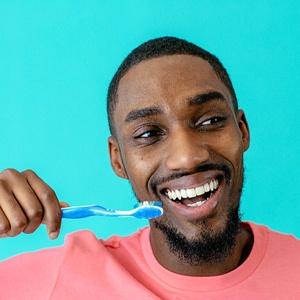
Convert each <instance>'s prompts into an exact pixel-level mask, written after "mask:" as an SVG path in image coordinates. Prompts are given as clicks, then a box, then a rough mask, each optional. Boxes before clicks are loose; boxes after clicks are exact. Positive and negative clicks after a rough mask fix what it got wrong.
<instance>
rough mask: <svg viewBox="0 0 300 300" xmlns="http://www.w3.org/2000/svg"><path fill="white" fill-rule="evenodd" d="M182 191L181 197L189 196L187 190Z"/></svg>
mask: <svg viewBox="0 0 300 300" xmlns="http://www.w3.org/2000/svg"><path fill="white" fill-rule="evenodd" d="M180 193H181V197H182V198H187V192H186V190H180Z"/></svg>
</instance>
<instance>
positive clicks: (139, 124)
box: [0, 55, 252, 276]
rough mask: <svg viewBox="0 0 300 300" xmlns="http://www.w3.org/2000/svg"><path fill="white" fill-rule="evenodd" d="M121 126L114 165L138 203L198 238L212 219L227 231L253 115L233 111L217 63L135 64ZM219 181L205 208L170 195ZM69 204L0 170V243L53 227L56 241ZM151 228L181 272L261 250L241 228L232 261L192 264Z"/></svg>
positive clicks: (167, 263) (204, 272)
mask: <svg viewBox="0 0 300 300" xmlns="http://www.w3.org/2000/svg"><path fill="white" fill-rule="evenodd" d="M114 122H115V127H116V136H115V137H110V138H109V141H108V142H109V153H110V158H111V164H112V167H113V169H114V171H115V173H116V174H117V175H118V176H120V177H122V178H125V179H128V180H130V182H131V184H132V187H133V189H134V191H135V193H136V196H137V198H138V199H139V200H141V201H142V200H156V201H160V202H162V203H163V207H164V214H163V216H162V217H160V218H158V219H157V220H158V221H159V222H162V223H163V224H172V226H174V227H175V228H176V229H177V230H178V231H179V232H181V233H183V234H184V235H185V236H186V237H187V238H188V239H191V240H192V239H193V238H195V237H197V238H198V239H201V233H202V230H203V227H202V226H203V221H205V223H206V224H207V225H208V226H209V227H210V228H211V229H212V232H213V233H218V232H220V231H222V229H223V228H224V226H225V224H226V221H227V213H228V210H229V208H230V207H232V206H238V205H239V201H240V192H241V186H242V179H243V153H244V151H246V150H247V149H248V147H249V130H248V124H247V121H246V117H245V115H244V112H243V111H242V110H239V111H234V109H233V107H232V102H231V95H230V93H229V91H228V89H227V88H226V87H225V86H224V84H223V83H222V81H221V80H220V79H219V78H218V77H217V75H216V74H215V72H214V71H213V69H212V68H211V66H210V65H209V64H208V63H207V62H206V61H204V60H202V59H201V58H199V57H195V56H190V55H174V56H164V57H160V58H155V59H151V60H149V61H144V62H141V63H140V64H138V65H136V66H134V67H132V69H131V70H129V71H128V73H126V74H125V75H124V77H123V78H122V79H121V81H120V84H119V88H118V104H117V107H116V110H115V115H114ZM207 164H210V165H212V164H223V165H226V166H227V167H228V168H229V169H230V171H231V174H232V176H231V178H230V180H228V181H226V180H225V174H224V172H223V171H222V170H219V169H213V168H211V169H209V170H206V171H204V170H202V171H199V170H198V167H199V166H202V165H207ZM212 180H217V181H218V188H217V190H216V191H215V193H214V194H213V195H212V196H211V197H210V199H209V200H208V201H207V202H206V203H205V204H204V205H202V206H200V207H188V206H186V205H184V204H182V203H176V202H174V201H172V200H170V199H169V197H168V196H167V195H166V191H167V190H177V189H190V188H196V187H199V186H203V185H204V184H206V183H209V182H210V181H212ZM202 200H203V199H202V198H201V197H195V198H192V199H190V200H188V202H191V203H194V202H197V201H202ZM66 205H67V204H65V203H60V202H59V201H58V199H57V197H56V195H55V193H54V191H53V190H52V189H51V188H50V187H49V186H48V185H47V184H46V183H45V182H44V181H42V180H41V179H40V178H39V177H38V176H37V175H36V174H35V173H33V172H32V171H25V172H22V173H19V172H17V171H15V170H11V169H8V170H5V171H3V172H2V173H0V206H1V208H2V210H1V211H0V235H1V236H16V235H18V234H19V233H21V232H25V233H32V232H33V231H35V229H36V228H37V227H38V226H39V225H40V224H41V223H45V224H46V227H47V231H48V235H49V237H50V238H56V237H57V236H58V234H59V230H60V226H61V212H60V208H61V207H63V206H66ZM150 227H151V234H150V241H151V245H152V249H153V252H154V255H155V257H156V258H157V260H158V262H159V263H160V264H161V265H162V266H164V267H165V268H167V269H169V270H171V271H173V272H176V273H179V274H186V275H193V276H212V275H220V274H224V273H227V272H229V271H231V270H233V269H234V268H236V267H237V266H238V265H239V264H241V263H242V262H243V260H244V259H245V258H246V257H247V255H248V253H249V251H250V250H249V249H251V245H252V238H251V233H249V232H248V231H242V232H241V233H240V234H239V235H238V236H237V238H236V239H237V243H236V246H235V248H234V249H233V252H232V253H231V255H230V256H229V257H227V258H226V259H225V260H224V261H222V262H220V263H215V264H206V265H201V266H197V267H192V266H189V265H187V264H186V263H184V262H182V261H180V259H178V257H176V256H175V255H174V254H173V253H172V252H171V251H170V249H169V247H168V245H167V244H166V243H165V242H164V236H163V235H162V233H161V231H160V230H158V229H157V228H156V227H155V226H154V223H153V220H152V221H151V220H150Z"/></svg>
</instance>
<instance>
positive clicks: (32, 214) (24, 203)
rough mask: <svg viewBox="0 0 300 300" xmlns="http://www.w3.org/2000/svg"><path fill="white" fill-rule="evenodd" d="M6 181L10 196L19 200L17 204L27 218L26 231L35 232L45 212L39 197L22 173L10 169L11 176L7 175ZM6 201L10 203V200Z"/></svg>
mask: <svg viewBox="0 0 300 300" xmlns="http://www.w3.org/2000/svg"><path fill="white" fill-rule="evenodd" d="M6 182H7V184H6V186H7V187H8V188H7V189H8V193H9V196H11V195H13V196H14V198H15V199H16V201H17V204H15V205H16V206H17V205H19V206H20V208H21V209H22V211H23V213H24V215H25V216H26V218H27V225H26V226H25V228H24V229H23V231H24V233H32V232H34V231H35V230H36V229H37V228H38V227H39V226H40V224H41V222H42V219H43V214H44V212H43V207H42V205H41V203H40V201H39V199H38V198H37V196H36V194H35V192H34V191H33V190H32V188H31V186H30V185H29V184H28V182H27V180H26V178H25V177H24V175H23V174H22V173H19V172H17V171H15V170H10V172H9V176H6ZM5 202H6V203H8V200H6V201H5ZM11 203H12V202H11ZM5 210H6V209H5Z"/></svg>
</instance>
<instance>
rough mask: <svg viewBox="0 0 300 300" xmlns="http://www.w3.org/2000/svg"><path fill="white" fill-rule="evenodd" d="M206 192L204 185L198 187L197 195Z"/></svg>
mask: <svg viewBox="0 0 300 300" xmlns="http://www.w3.org/2000/svg"><path fill="white" fill-rule="evenodd" d="M204 193H205V192H204V187H203V186H199V187H196V195H197V196H200V195H203V194H204Z"/></svg>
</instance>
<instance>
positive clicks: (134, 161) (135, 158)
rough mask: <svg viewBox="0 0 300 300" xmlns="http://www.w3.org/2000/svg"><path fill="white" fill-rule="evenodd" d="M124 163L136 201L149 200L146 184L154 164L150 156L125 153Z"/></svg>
mask: <svg viewBox="0 0 300 300" xmlns="http://www.w3.org/2000/svg"><path fill="white" fill-rule="evenodd" d="M125 157H127V159H126V161H124V164H125V168H126V171H127V176H128V179H129V181H130V183H131V186H132V188H133V190H134V192H135V194H136V196H137V198H138V199H143V200H149V191H148V182H149V178H150V177H151V175H152V174H153V172H154V170H155V165H156V163H155V162H154V161H153V157H152V159H151V155H150V156H149V155H143V154H141V153H137V152H136V151H132V150H128V151H127V152H126V151H125Z"/></svg>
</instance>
